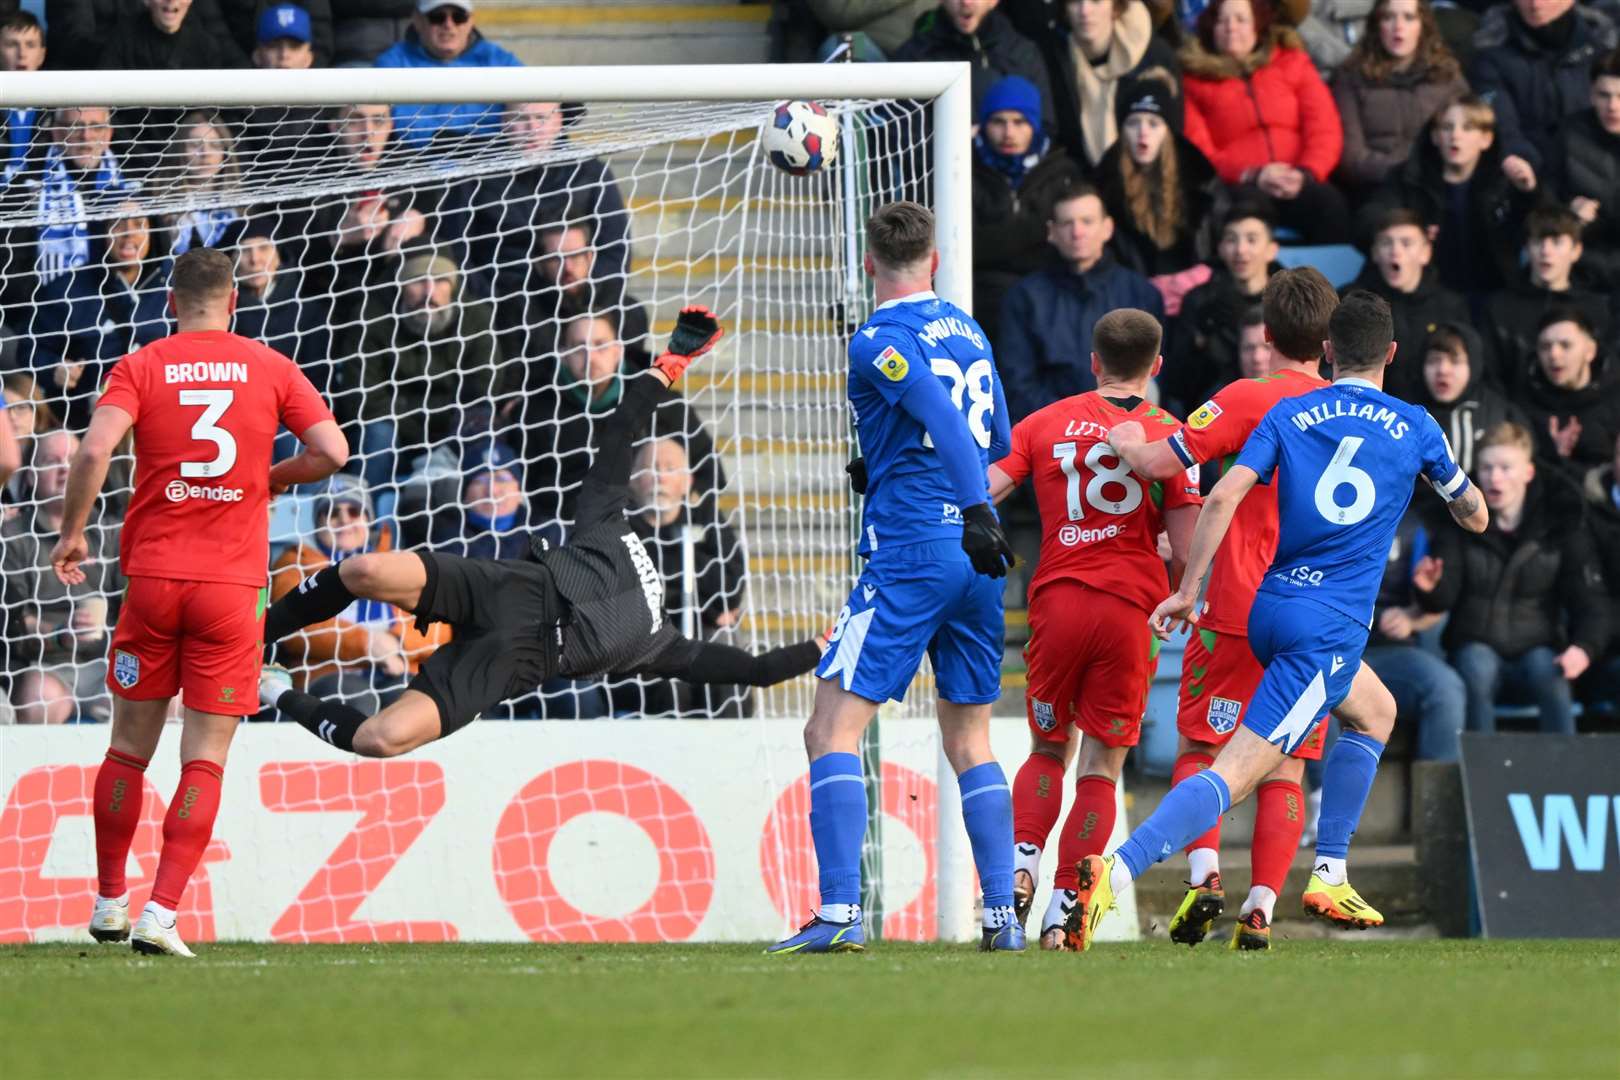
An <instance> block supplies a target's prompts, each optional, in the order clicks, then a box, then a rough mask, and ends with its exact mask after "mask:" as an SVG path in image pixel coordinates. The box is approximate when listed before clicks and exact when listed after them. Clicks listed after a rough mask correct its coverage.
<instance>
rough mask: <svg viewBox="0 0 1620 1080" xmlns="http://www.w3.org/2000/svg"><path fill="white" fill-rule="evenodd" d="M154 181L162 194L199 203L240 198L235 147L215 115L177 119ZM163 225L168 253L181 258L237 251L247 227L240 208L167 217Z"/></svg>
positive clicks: (196, 114)
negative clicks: (195, 251)
mask: <svg viewBox="0 0 1620 1080" xmlns="http://www.w3.org/2000/svg"><path fill="white" fill-rule="evenodd" d="M156 181H157V183H158V185H159V186H160V187H161V189H162V190H163V191H164V192H165V193H166V194H170V195H178V196H182V197H185V198H187V199H188V200H195V201H197V202H212V203H218V202H219V201H220V199H221V198H222V197H230V196H240V194H241V166H240V165H239V164H238V163H237V160H236V144H235V141H234V140H233V139H232V138H231V129H230V128H229V127H227V126H226V125H225V122H224V121H223V120H221V119H220V117H219V114H218V113H214V112H207V111H202V110H196V111H192V112H188V113H186V114H185V115H184V116H182V117H181V118H180V122H179V123H178V124H176V125H175V128H174V132H173V134H172V135H171V136H170V138H169V145H168V147H167V148H166V149H165V150H164V151H163V157H162V160H161V162H160V164H159V166H158V173H157V177H156ZM165 223H166V225H167V227H168V229H169V230H170V241H169V251H170V253H171V254H172V255H175V256H180V255H184V254H185V253H186V252H187V251H190V250H191V249H192V248H194V247H217V248H231V247H235V246H236V241H237V239H238V238H239V237H240V236H241V235H242V228H243V225H244V224H245V221H244V219H243V217H242V211H241V209H240V208H238V207H236V206H218V205H214V206H210V207H207V208H204V209H199V210H187V211H186V212H185V213H183V214H176V215H171V216H169V217H167V218H165Z"/></svg>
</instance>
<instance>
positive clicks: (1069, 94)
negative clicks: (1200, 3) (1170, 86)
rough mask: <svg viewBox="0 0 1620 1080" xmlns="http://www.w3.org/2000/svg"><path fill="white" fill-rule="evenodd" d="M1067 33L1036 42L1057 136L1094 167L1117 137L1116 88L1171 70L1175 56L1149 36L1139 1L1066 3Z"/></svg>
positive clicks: (1150, 31) (1143, 7) (1147, 16)
mask: <svg viewBox="0 0 1620 1080" xmlns="http://www.w3.org/2000/svg"><path fill="white" fill-rule="evenodd" d="M1064 10H1065V11H1066V13H1067V18H1066V21H1067V30H1068V32H1067V33H1063V32H1061V31H1058V32H1054V33H1050V34H1044V35H1042V36H1041V37H1039V38H1037V39H1036V40H1037V41H1039V42H1040V44H1041V52H1042V54H1043V56H1044V58H1045V61H1046V70H1047V75H1048V78H1049V79H1050V80H1051V84H1052V97H1053V99H1054V102H1055V106H1054V107H1055V108H1056V110H1057V111H1056V113H1055V114H1054V115H1053V116H1052V120H1053V127H1054V129H1055V130H1056V134H1057V137H1058V139H1059V140H1060V141H1062V143H1063V145H1064V146H1065V147H1067V148H1068V151H1069V153H1070V155H1071V156H1072V157H1073V158H1074V159H1075V160H1076V161H1079V162H1082V163H1084V164H1085V165H1087V166H1095V165H1096V164H1097V163H1098V162H1099V161H1101V160H1102V157H1103V154H1105V153H1107V151H1108V148H1109V147H1111V146H1113V145H1114V142H1115V140H1117V139H1118V138H1119V120H1118V113H1119V109H1118V104H1119V88H1120V86H1121V84H1122V83H1123V82H1124V81H1125V80H1126V79H1128V78H1130V77H1131V76H1133V75H1137V74H1140V73H1141V72H1142V71H1144V70H1147V69H1149V68H1159V69H1162V70H1165V71H1170V70H1173V69H1174V68H1175V66H1176V57H1175V53H1174V52H1172V51H1171V49H1170V47H1169V46H1168V45H1166V44H1165V43H1164V42H1163V41H1161V40H1159V39H1158V38H1157V37H1155V36H1154V34H1153V17H1152V16H1151V15H1150V14H1148V9H1147V5H1146V4H1144V3H1142V0H1070V2H1069V3H1068V4H1066V5H1065V8H1064Z"/></svg>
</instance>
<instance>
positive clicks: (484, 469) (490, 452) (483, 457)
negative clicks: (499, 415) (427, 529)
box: [428, 440, 530, 559]
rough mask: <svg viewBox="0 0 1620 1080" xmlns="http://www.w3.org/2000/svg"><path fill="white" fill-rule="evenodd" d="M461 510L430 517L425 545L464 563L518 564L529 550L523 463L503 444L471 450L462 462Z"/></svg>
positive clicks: (454, 508)
mask: <svg viewBox="0 0 1620 1080" xmlns="http://www.w3.org/2000/svg"><path fill="white" fill-rule="evenodd" d="M461 469H462V482H461V501H460V504H459V505H456V506H450V507H446V508H445V509H443V510H440V511H439V512H438V513H437V514H435V515H434V517H433V530H432V537H431V539H430V540H429V541H428V545H429V546H430V547H432V548H433V550H435V551H444V552H448V553H449V554H451V555H460V556H462V557H463V558H468V559H521V558H523V557H524V555H525V554H526V553H527V552H528V550H529V526H530V520H529V500H528V498H527V497H526V496H525V495H524V494H523V459H522V458H520V457H518V455H517V453H516V452H515V451H514V450H513V449H512V448H511V447H510V446H508V445H507V444H506V443H504V442H501V441H499V440H492V441H488V442H484V443H480V444H474V445H473V446H470V447H469V448H468V449H467V450H466V452H464V453H463V454H462V457H461Z"/></svg>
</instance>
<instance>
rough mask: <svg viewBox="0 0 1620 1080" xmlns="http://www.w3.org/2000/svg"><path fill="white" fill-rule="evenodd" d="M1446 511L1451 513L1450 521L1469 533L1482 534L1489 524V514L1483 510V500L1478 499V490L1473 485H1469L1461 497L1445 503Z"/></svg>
mask: <svg viewBox="0 0 1620 1080" xmlns="http://www.w3.org/2000/svg"><path fill="white" fill-rule="evenodd" d="M1446 509H1447V510H1449V511H1451V519H1452V520H1453V521H1455V522H1456V523H1457V524H1459V525H1461V526H1462V527H1463V528H1465V529H1467V530H1468V531H1469V532H1473V533H1482V532H1484V531H1485V527H1486V526H1487V525H1489V524H1490V523H1491V514H1490V511H1489V510H1487V509H1485V500H1484V499H1482V498H1480V494H1479V488H1477V487H1475V486H1474V485H1473V484H1469V485H1468V487H1467V488H1466V489H1465V490H1464V491H1463V493H1462V494H1461V495H1459V496H1457V497H1456V498H1455V499H1452V500H1450V501H1449V502H1447V503H1446Z"/></svg>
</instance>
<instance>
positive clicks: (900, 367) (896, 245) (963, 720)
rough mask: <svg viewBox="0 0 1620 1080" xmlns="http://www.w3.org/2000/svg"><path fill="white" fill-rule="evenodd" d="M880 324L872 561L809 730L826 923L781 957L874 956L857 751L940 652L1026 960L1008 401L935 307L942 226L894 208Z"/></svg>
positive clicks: (988, 913)
mask: <svg viewBox="0 0 1620 1080" xmlns="http://www.w3.org/2000/svg"><path fill="white" fill-rule="evenodd" d="M866 237H867V252H868V253H867V255H866V259H865V268H866V272H867V274H868V275H869V276H871V277H872V278H873V279H874V283H875V288H874V293H875V298H876V300H877V302H878V307H877V310H876V311H874V312H873V313H872V317H871V318H870V319H868V320H867V322H866V324H865V325H864V326H862V327H861V328H860V329H859V330H858V331H856V333H855V336H854V337H853V338H852V339H851V340H850V344H849V405H850V411H851V412H852V413H853V414H854V417H855V423H856V427H857V429H858V432H859V436H860V443H861V449H862V452H863V453H864V454H865V462H866V476H867V481H866V491H865V494H866V508H865V513H864V515H863V517H862V522H861V526H862V528H861V543H860V553H861V554H862V555H863V556H865V557H866V559H867V564H866V568H865V570H863V571H862V573H861V576H860V579H859V580H858V581H857V582H856V583H855V588H854V590H853V591H852V592H851V593H850V595H849V602H848V603H847V604H845V605H844V609H843V610H842V611H841V612H839V614H838V622H837V624H836V625H835V626H834V627H833V631H832V634H831V635H830V643H829V646H828V649H827V653H826V655H825V656H824V657H822V662H821V666H820V667H819V668H818V669H817V671H816V675H817V676H818V677H819V678H820V680H821V681H820V682H819V683H818V684H817V685H816V701H815V707H814V710H813V711H812V713H811V716H810V722H809V723H808V724H807V725H806V726H805V729H804V744H805V749H806V751H807V752H808V753H809V756H810V833H811V837H812V839H813V841H814V843H815V848H816V862H817V864H818V866H819V867H820V885H821V906H820V908H819V909H818V910H817V911H816V914H815V917H814V918H812V919H811V920H810V921H809V922H808V923H806V924H805V925H804V927H803V928H802V929H800V931H799V932H798V933H797V934H794V935H793V936H792V937H790V938H788V939H786V940H785V941H781V942H778V943H777V944H776V945H773V946H771V947H770V948H769V949H767V950H766V951H767V952H770V953H797V952H842V951H856V950H859V949H861V948H863V947H864V944H865V931H864V928H863V925H862V922H861V906H860V898H861V842H862V839H863V837H864V836H865V833H866V784H865V781H864V779H863V777H862V775H861V759H860V754H859V751H860V739H861V733H862V732H863V731H864V730H865V729H866V725H867V724H869V723H871V721H872V718H873V717H874V716H876V715H877V710H878V705H879V704H881V703H882V702H885V701H888V700H890V699H891V698H892V699H896V700H898V699H900V698H903V697H904V696H905V692H906V687H907V685H908V684H909V683H910V682H911V679H912V676H913V675H915V674H916V672H917V665H918V664H919V663H921V662H922V657H923V653H924V652H927V654H928V656H929V659H930V660H932V661H933V665H934V675H935V679H936V681H937V683H938V686H939V725H940V733H941V741H942V742H943V744H944V748H945V754H946V757H947V758H949V759H950V762H951V765H952V766H953V767H954V768H955V769H956V773H957V782H958V784H959V785H960V787H961V792H962V820H963V823H964V824H965V825H966V826H967V834H968V839H969V841H970V842H971V844H972V847H973V859H974V862H975V863H976V864H977V865H978V870H979V881H980V884H981V886H982V887H983V889H984V934H983V938H982V941H981V947H982V948H985V949H1009V950H1018V949H1022V948H1023V947H1024V933H1023V928H1022V927H1021V926H1020V925H1019V923H1018V920H1017V919H1016V918H1015V917H1014V916H1013V900H1012V874H1013V833H1012V791H1011V789H1010V788H1009V787H1008V784H1007V778H1006V776H1005V775H1004V774H1003V773H1002V771H1001V766H1000V765H999V764H997V762H996V760H995V758H994V757H993V756H992V755H991V753H990V705H991V703H992V702H994V701H995V700H996V698H997V697H999V696H1000V693H1001V650H1002V630H1003V619H1002V610H1001V582H1000V581H999V580H997V579H998V578H1002V577H1005V576H1006V573H1007V567H1008V566H1010V565H1011V564H1012V561H1013V560H1012V549H1011V548H1010V547H1008V545H1007V538H1006V536H1005V535H1003V533H1002V531H1001V525H1000V524H999V523H998V522H997V520H996V515H995V512H994V511H993V510H991V509H990V492H989V485H988V483H987V480H986V470H987V469H988V467H989V465H990V462H992V461H996V460H999V459H1000V458H1001V457H1002V456H1003V455H1005V454H1006V453H1007V451H1008V449H1009V448H1010V446H1011V436H1010V428H1009V425H1008V421H1007V408H1006V399H1005V398H1004V397H1003V395H1002V390H1001V380H1000V378H999V377H997V375H996V368H995V362H994V361H993V360H992V359H991V355H990V343H989V342H988V341H987V340H986V339H985V336H984V331H983V330H981V329H980V328H979V324H978V323H976V322H974V321H973V319H972V317H970V316H969V315H968V314H967V313H966V312H964V311H962V310H961V309H960V308H958V307H956V306H955V305H953V304H950V303H947V302H946V301H944V300H941V299H940V298H939V297H937V296H935V295H934V293H933V292H932V291H931V290H930V285H931V283H932V281H933V275H934V271H935V270H936V269H937V268H938V266H939V255H938V253H937V252H935V250H934V216H933V214H932V213H930V212H929V211H928V210H927V208H925V207H922V206H919V205H917V204H916V203H908V202H900V203H891V204H889V205H887V206H884V207H880V208H879V209H878V210H877V212H876V213H874V214H873V215H872V217H871V219H870V220H869V221H868V222H867V224H866Z"/></svg>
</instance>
